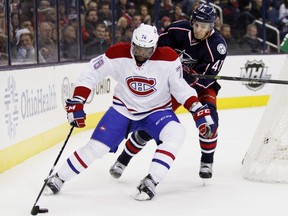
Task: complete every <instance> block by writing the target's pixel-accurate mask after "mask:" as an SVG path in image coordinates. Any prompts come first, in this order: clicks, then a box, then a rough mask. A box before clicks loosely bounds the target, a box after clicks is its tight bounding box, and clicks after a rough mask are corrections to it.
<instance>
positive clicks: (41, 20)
mask: <svg viewBox="0 0 288 216" xmlns="http://www.w3.org/2000/svg"><path fill="white" fill-rule="evenodd" d="M202 2H205V1H199V0H174V1H171V0H146V1H144V0H129V1H128V0H113V1H107V0H79V1H77V0H0V63H1V66H11V65H19V64H41V63H50V64H51V63H57V62H65V61H73V62H75V61H81V60H90V59H92V58H94V57H96V56H97V55H99V54H102V53H104V52H105V50H106V49H107V48H108V47H109V46H110V45H111V44H114V43H118V42H128V41H130V40H131V36H132V32H133V30H134V29H135V28H136V27H137V26H138V25H139V24H140V23H146V24H152V25H156V26H157V27H158V30H159V33H161V32H162V31H163V30H164V29H165V28H166V27H167V26H168V25H169V24H170V23H171V22H174V21H178V20H188V21H189V19H190V16H191V14H192V13H193V11H194V10H195V8H196V7H198V6H199V5H200V4H201V3H202ZM210 3H212V5H214V6H215V9H216V12H217V14H218V15H219V16H218V19H217V21H216V23H215V30H216V31H219V32H220V33H221V34H222V36H223V37H224V38H225V40H226V42H227V45H228V55H237V54H245V55H247V54H257V53H269V54H273V53H279V50H278V49H277V47H278V46H279V39H280V41H281V40H282V38H283V37H284V35H285V34H286V33H288V0H214V1H211V2H210ZM113 9H114V10H113ZM263 23H264V24H266V25H267V26H268V28H266V25H263ZM263 32H264V33H263ZM263 41H264V42H265V43H263Z"/></svg>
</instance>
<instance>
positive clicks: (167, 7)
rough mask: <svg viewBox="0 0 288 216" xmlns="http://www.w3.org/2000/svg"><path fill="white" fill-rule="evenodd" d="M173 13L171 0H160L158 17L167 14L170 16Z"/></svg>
mask: <svg viewBox="0 0 288 216" xmlns="http://www.w3.org/2000/svg"><path fill="white" fill-rule="evenodd" d="M173 13H174V6H173V3H172V1H171V0H162V2H161V4H160V9H159V14H160V19H162V17H164V16H167V17H170V18H172V16H173Z"/></svg>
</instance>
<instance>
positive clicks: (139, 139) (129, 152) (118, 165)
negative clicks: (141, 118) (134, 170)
mask: <svg viewBox="0 0 288 216" xmlns="http://www.w3.org/2000/svg"><path fill="white" fill-rule="evenodd" d="M151 139H152V138H151V137H150V136H149V134H147V133H146V132H145V131H144V130H140V131H135V132H134V133H132V135H131V137H130V138H129V139H128V140H127V141H126V143H125V147H124V150H123V151H122V153H121V154H120V155H119V157H118V158H117V160H116V162H115V163H114V164H113V165H112V166H111V168H110V170H109V172H110V174H111V175H112V176H113V177H114V178H117V179H118V178H120V177H121V175H122V173H123V171H124V169H125V168H126V166H127V165H128V163H129V162H130V160H131V159H132V157H134V156H135V155H136V154H137V153H138V152H140V151H141V150H142V149H143V148H144V146H145V145H146V143H147V142H148V141H149V140H151Z"/></svg>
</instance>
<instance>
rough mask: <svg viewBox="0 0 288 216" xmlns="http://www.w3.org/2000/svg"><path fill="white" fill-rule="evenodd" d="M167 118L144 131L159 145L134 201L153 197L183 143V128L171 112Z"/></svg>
mask: <svg viewBox="0 0 288 216" xmlns="http://www.w3.org/2000/svg"><path fill="white" fill-rule="evenodd" d="M164 116H167V115H164ZM169 116H172V117H170V118H171V119H166V120H164V121H163V124H162V125H160V126H158V127H157V126H155V127H154V126H152V125H151V127H150V128H149V129H146V131H147V132H148V133H149V134H151V136H153V138H154V139H155V141H156V142H157V143H158V144H159V145H158V146H157V149H156V152H155V154H154V156H153V159H152V162H151V165H150V169H149V174H148V175H147V176H146V177H145V178H144V179H143V180H142V181H141V182H140V184H139V185H138V187H137V189H138V192H137V193H136V194H134V196H133V198H134V199H137V200H150V199H152V198H153V197H154V196H155V194H156V193H155V188H156V185H157V184H159V183H161V182H162V181H163V179H164V178H165V176H166V174H167V173H168V171H169V169H170V167H171V166H172V164H173V162H174V160H175V158H176V155H177V152H178V150H179V148H180V147H181V145H182V143H183V141H184V138H185V129H184V127H183V126H182V125H181V124H180V123H179V121H178V119H177V117H176V115H175V114H174V112H172V111H171V112H170V113H169ZM165 121H166V122H165ZM160 124H161V123H160ZM157 133H158V134H157Z"/></svg>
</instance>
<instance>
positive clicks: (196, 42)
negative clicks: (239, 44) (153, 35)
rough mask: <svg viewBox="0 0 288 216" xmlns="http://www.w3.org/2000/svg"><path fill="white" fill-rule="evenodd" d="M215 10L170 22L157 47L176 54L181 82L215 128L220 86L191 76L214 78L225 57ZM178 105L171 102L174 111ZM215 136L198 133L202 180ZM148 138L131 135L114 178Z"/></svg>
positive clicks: (200, 9) (141, 134)
mask: <svg viewBox="0 0 288 216" xmlns="http://www.w3.org/2000/svg"><path fill="white" fill-rule="evenodd" d="M216 17H217V15H216V13H215V10H214V8H213V7H212V6H211V5H209V4H202V5H200V6H199V7H198V8H197V9H196V10H195V11H194V13H193V14H192V16H191V19H190V22H189V21H177V22H174V23H172V24H171V25H170V26H168V28H167V29H166V30H165V31H164V32H163V33H162V34H161V35H160V37H159V40H158V46H169V47H171V48H173V49H174V50H176V51H177V53H178V55H179V57H180V59H181V62H182V66H183V70H184V75H183V76H184V79H185V80H186V82H187V83H188V84H189V85H190V86H191V87H192V88H194V89H195V90H196V91H197V93H198V97H199V100H200V101H201V103H202V104H206V105H207V106H208V107H209V109H210V111H211V115H212V117H213V120H214V122H215V123H216V124H217V127H218V113H217V106H216V97H217V93H218V91H219V90H220V88H221V87H220V85H219V84H218V83H217V81H216V80H214V79H197V78H194V77H193V76H191V74H194V73H195V74H207V75H217V74H218V73H219V72H220V70H221V67H222V65H223V63H224V60H225V58H226V55H227V52H226V42H225V40H224V39H223V38H222V36H221V35H220V34H219V33H218V32H217V31H215V30H214V28H213V27H214V22H215V20H216ZM179 106H180V104H179V103H178V102H177V101H176V100H174V101H173V110H176V109H177V108H178V107H179ZM217 136H218V134H217V133H216V134H215V135H214V136H213V137H210V138H207V137H203V136H202V135H201V134H199V143H200V147H201V153H202V156H201V162H200V170H199V176H200V177H201V178H203V179H207V178H211V177H212V173H213V170H212V166H213V162H214V152H215V149H216V146H217ZM150 139H151V137H150V135H149V134H148V133H146V132H145V131H137V132H134V133H133V134H132V135H131V137H130V138H129V139H128V140H127V141H126V143H125V147H124V150H123V152H122V153H121V155H120V156H119V157H118V158H117V161H116V162H115V163H114V164H113V166H112V167H111V169H110V174H111V175H112V176H113V177H114V178H120V176H121V175H122V173H123V171H124V169H125V168H126V166H127V165H128V163H129V162H130V160H131V158H132V157H133V156H134V155H136V154H137V153H138V152H139V151H140V150H141V149H142V148H143V147H144V146H145V145H146V143H147V141H149V140H150Z"/></svg>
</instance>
